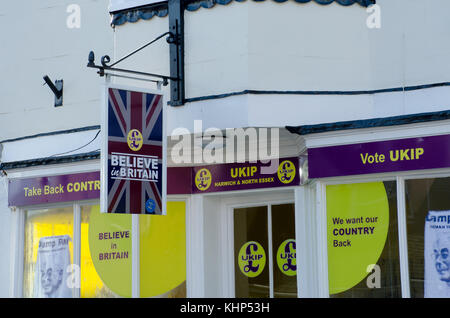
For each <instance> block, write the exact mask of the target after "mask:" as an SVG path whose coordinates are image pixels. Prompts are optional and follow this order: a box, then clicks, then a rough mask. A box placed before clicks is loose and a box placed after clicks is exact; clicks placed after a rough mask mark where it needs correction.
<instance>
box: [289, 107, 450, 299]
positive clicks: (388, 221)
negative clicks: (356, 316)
mask: <svg viewBox="0 0 450 318" xmlns="http://www.w3.org/2000/svg"><path fill="white" fill-rule="evenodd" d="M405 120H406V121H407V122H409V123H410V124H407V123H405ZM449 128H450V126H449V122H448V114H447V112H440V113H433V114H418V115H413V116H405V117H404V118H403V117H393V118H384V119H374V120H363V121H354V122H343V123H335V124H327V125H315V126H304V127H292V128H291V129H290V130H291V131H292V132H294V133H297V134H301V135H302V136H303V137H304V138H305V140H306V145H307V148H308V150H307V153H308V180H303V181H304V182H303V184H304V187H303V188H304V189H303V190H302V197H303V198H304V202H307V200H311V201H312V202H314V203H315V204H314V206H312V205H309V206H308V205H307V204H303V205H302V209H303V212H302V214H304V216H303V218H304V219H305V220H307V221H308V220H309V221H310V222H312V224H314V223H315V224H316V226H315V227H313V228H314V230H309V233H310V234H309V235H307V236H305V237H306V239H308V240H309V241H310V242H311V243H312V244H311V246H315V249H317V251H310V252H312V255H313V256H314V258H313V261H312V262H311V263H310V270H311V273H312V274H314V272H315V271H316V272H315V273H317V276H316V277H317V286H316V288H313V289H311V292H312V294H311V296H319V297H356V298H358V297H364V298H367V297H379V298H396V297H404V298H405V297H406V298H409V297H413V298H417V297H419V298H420V297H433V298H434V297H449V296H450V293H449V291H450V279H449V275H448V273H449V271H448V269H449V266H448V265H449V262H448V253H447V251H448V249H449V248H450V246H449V245H448V238H449V236H450V226H449V223H448V219H449V215H450V212H449V211H450V190H449V185H450V169H449V168H450V152H449V149H450V148H449V145H450V135H449V134H448V133H449V131H450V129H449ZM303 229H304V230H305V231H308V230H307V229H306V228H304V227H303ZM314 238H316V245H314ZM307 252H308V251H303V253H302V252H301V251H299V252H298V255H301V256H299V257H302V256H306V255H307ZM317 271H318V272H317Z"/></svg>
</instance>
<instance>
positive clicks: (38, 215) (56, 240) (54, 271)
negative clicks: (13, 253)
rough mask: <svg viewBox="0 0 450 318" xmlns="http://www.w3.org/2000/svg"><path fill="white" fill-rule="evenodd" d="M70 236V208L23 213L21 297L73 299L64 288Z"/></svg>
mask: <svg viewBox="0 0 450 318" xmlns="http://www.w3.org/2000/svg"><path fill="white" fill-rule="evenodd" d="M72 235H73V211H72V207H66V208H54V209H42V210H33V211H26V212H25V237H24V268H23V297H27V298H28V297H46V298H47V297H71V296H72V290H69V288H68V286H67V285H66V284H65V282H66V279H67V277H66V276H67V271H66V269H67V268H66V267H67V266H70V264H71V261H72V260H73V242H72ZM39 242H41V244H39Z"/></svg>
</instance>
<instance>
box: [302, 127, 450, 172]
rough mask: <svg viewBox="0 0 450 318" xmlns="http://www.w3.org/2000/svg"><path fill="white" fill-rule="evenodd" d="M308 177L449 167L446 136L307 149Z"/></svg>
mask: <svg viewBox="0 0 450 318" xmlns="http://www.w3.org/2000/svg"><path fill="white" fill-rule="evenodd" d="M308 161H309V166H308V170H309V177H310V178H326V177H336V176H347V175H358V174H369V173H383V172H392V171H408V170H421V169H437V168H447V167H450V135H441V136H428V137H419V138H408V139H397V140H387V141H379V142H369V143H361V144H352V145H342V146H330V147H320V148H310V149H308Z"/></svg>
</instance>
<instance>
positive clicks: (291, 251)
mask: <svg viewBox="0 0 450 318" xmlns="http://www.w3.org/2000/svg"><path fill="white" fill-rule="evenodd" d="M277 264H278V268H279V269H280V271H281V272H282V273H283V274H285V275H287V276H295V275H297V253H296V244H295V240H293V239H288V240H286V241H284V242H283V243H281V244H280V247H279V248H278V251H277Z"/></svg>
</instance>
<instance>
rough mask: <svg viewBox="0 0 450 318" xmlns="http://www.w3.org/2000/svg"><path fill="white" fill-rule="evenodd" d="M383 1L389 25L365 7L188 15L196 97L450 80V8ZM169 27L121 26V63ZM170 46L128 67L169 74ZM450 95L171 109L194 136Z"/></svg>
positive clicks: (371, 112) (172, 121)
mask: <svg viewBox="0 0 450 318" xmlns="http://www.w3.org/2000/svg"><path fill="white" fill-rule="evenodd" d="M377 4H378V5H379V7H380V8H381V11H380V12H381V28H379V29H376V28H375V29H370V28H368V27H367V24H366V21H367V18H368V17H369V15H370V13H368V12H367V11H366V8H363V7H361V6H359V5H353V6H348V7H345V6H341V5H338V4H336V3H333V4H331V5H326V6H323V5H318V4H316V3H314V2H310V3H307V4H299V3H296V2H294V1H287V2H285V3H276V2H274V1H270V0H267V1H263V2H255V1H245V2H242V3H238V2H235V1H233V2H231V3H230V4H228V5H226V6H222V5H216V6H215V7H213V8H211V9H204V8H200V9H199V10H197V11H194V12H189V11H186V12H185V64H186V65H185V72H186V98H188V99H189V98H197V97H205V96H211V95H220V94H229V93H235V92H242V91H244V90H257V91H283V92H285V91H303V92H308V91H371V90H378V89H386V88H398V87H404V86H415V85H424V84H432V83H441V82H449V75H448V74H450V63H448V60H449V58H450V42H449V41H448V39H449V38H450V19H448V18H447V15H446V14H447V12H448V11H449V10H450V2H448V1H446V0H430V1H422V0H396V1H391V0H379V1H377ZM167 30H168V18H167V17H166V18H159V17H154V18H152V19H151V20H149V21H142V20H141V21H138V22H136V23H126V24H125V25H122V26H117V27H116V31H115V52H116V57H117V58H118V57H121V56H123V55H125V54H126V53H128V52H130V51H132V50H133V49H135V48H136V47H138V46H139V45H140V44H143V43H145V41H149V40H151V39H153V38H155V37H156V36H158V35H159V34H162V33H164V32H166V31H167ZM168 50H169V48H168V45H167V43H165V41H161V42H160V43H158V44H157V45H156V44H155V45H152V47H149V48H147V49H145V51H142V52H140V53H138V54H137V55H136V56H135V57H133V58H130V60H129V61H126V62H124V65H125V66H127V67H129V68H132V69H139V70H143V71H147V72H155V73H160V74H169V66H168V62H169V57H168ZM123 82H124V83H125V82H126V83H131V84H132V85H144V86H147V87H148V86H151V85H153V84H148V83H142V82H130V81H127V80H123ZM164 90H165V91H166V92H168V87H166V88H164ZM449 94H450V88H449V86H444V87H438V88H431V89H425V90H418V91H411V92H406V93H403V92H388V93H382V94H362V95H270V94H269V95H252V94H247V95H239V96H232V97H226V98H220V99H210V100H202V101H196V102H191V103H187V104H186V105H185V106H182V107H176V108H173V107H170V109H169V111H168V118H169V123H168V129H169V133H170V132H171V131H173V129H175V128H177V127H185V128H188V129H190V130H191V129H192V126H193V121H194V120H195V119H202V120H203V125H204V128H205V129H206V128H208V127H217V128H222V129H224V128H230V127H247V126H280V127H282V126H285V125H302V124H315V123H323V122H334V121H343V120H355V119H366V118H374V117H386V116H396V115H403V114H410V113H421V112H432V111H438V110H444V109H449V108H450V102H449V99H448V97H449ZM191 131H192V130H191Z"/></svg>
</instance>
